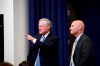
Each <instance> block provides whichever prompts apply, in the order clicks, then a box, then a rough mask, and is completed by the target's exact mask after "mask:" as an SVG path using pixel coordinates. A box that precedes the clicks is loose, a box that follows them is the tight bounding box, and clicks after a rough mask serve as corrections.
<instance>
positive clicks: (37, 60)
mask: <svg viewBox="0 0 100 66" xmlns="http://www.w3.org/2000/svg"><path fill="white" fill-rule="evenodd" d="M44 39H45V37H44V36H42V37H41V40H40V41H41V42H43V41H44ZM39 51H40V49H39V50H38V55H37V59H36V66H40V56H39Z"/></svg>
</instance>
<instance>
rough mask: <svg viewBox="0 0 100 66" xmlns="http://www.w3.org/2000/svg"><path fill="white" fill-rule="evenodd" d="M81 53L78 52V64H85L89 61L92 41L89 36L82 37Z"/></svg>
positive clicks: (82, 65) (80, 65)
mask: <svg viewBox="0 0 100 66" xmlns="http://www.w3.org/2000/svg"><path fill="white" fill-rule="evenodd" d="M81 43H82V47H81V53H80V55H81V56H80V61H79V66H86V65H85V64H88V62H89V61H90V60H89V59H90V58H91V55H92V42H91V40H90V39H89V38H87V39H84V40H83V41H82V42H81Z"/></svg>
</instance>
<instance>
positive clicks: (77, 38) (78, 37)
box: [75, 33, 83, 42]
mask: <svg viewBox="0 0 100 66" xmlns="http://www.w3.org/2000/svg"><path fill="white" fill-rule="evenodd" d="M82 34H83V33H81V34H80V35H79V36H77V37H76V39H75V41H77V42H78V40H79V39H80V37H81V35H82Z"/></svg>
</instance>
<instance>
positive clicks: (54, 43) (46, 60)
mask: <svg viewBox="0 0 100 66" xmlns="http://www.w3.org/2000/svg"><path fill="white" fill-rule="evenodd" d="M41 36H42V35H36V36H35V38H36V39H37V41H36V43H35V44H34V46H33V47H31V48H30V50H29V54H28V57H27V60H28V61H30V62H31V63H33V64H34V63H35V60H36V57H37V53H38V48H40V64H41V66H58V42H59V38H58V36H56V35H52V34H51V33H50V34H49V35H48V36H47V37H46V39H45V40H44V42H41V41H40V39H41Z"/></svg>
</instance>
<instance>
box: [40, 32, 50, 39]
mask: <svg viewBox="0 0 100 66" xmlns="http://www.w3.org/2000/svg"><path fill="white" fill-rule="evenodd" d="M49 33H50V31H49V32H48V33H47V34H45V35H44V36H43V35H42V37H45V38H46V37H47V36H48V35H49Z"/></svg>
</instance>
